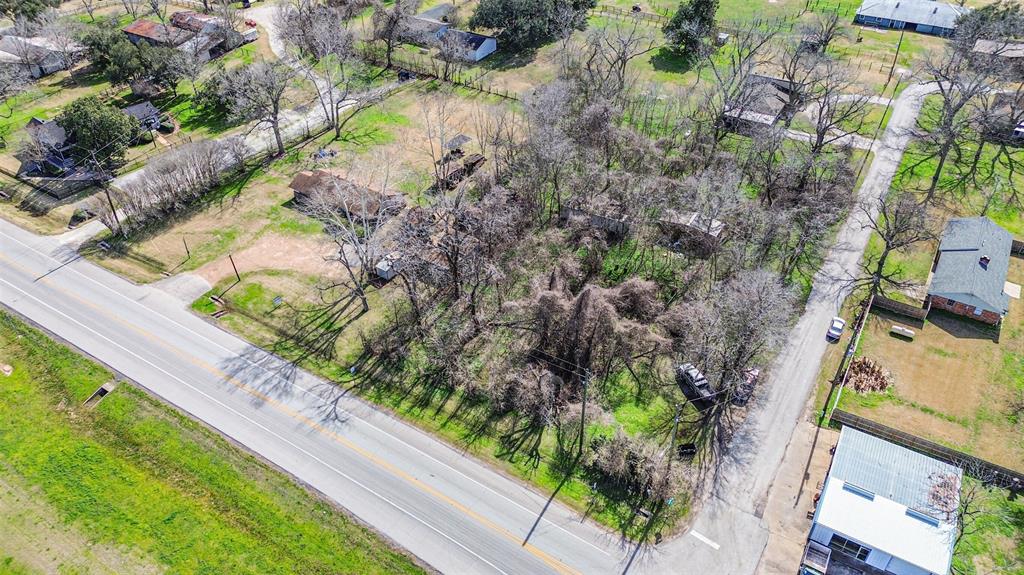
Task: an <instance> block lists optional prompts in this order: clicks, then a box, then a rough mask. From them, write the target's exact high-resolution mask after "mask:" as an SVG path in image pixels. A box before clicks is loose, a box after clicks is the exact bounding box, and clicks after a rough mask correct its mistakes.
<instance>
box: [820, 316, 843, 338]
mask: <svg viewBox="0 0 1024 575" xmlns="http://www.w3.org/2000/svg"><path fill="white" fill-rule="evenodd" d="M844 327H846V321H845V320H843V318H841V317H834V318H832V323H830V324H829V326H828V333H826V334H825V339H827V340H829V341H839V336H841V335H843V328H844Z"/></svg>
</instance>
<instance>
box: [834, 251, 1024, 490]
mask: <svg viewBox="0 0 1024 575" xmlns="http://www.w3.org/2000/svg"><path fill="white" fill-rule="evenodd" d="M1008 280H1009V281H1011V282H1014V283H1017V284H1021V283H1024V260H1022V259H1020V258H1011V260H1010V274H1009V277H1008ZM852 299H853V298H851V300H852ZM846 314H847V317H848V318H850V319H852V318H853V316H854V312H853V311H852V310H850V309H849V305H848V306H847V309H846ZM896 323H900V324H904V323H905V321H903V320H901V318H900V317H898V316H892V315H889V314H886V313H884V312H876V313H872V314H871V315H870V316H869V317H868V322H867V326H866V328H865V330H864V334H863V336H862V338H861V343H860V346H859V348H858V354H859V355H862V356H865V357H869V358H871V359H874V360H876V361H878V362H879V363H881V364H882V365H883V366H884V367H885V369H887V370H889V371H890V372H892V374H893V376H894V378H895V384H894V385H893V386H892V387H891V388H890V389H888V390H887V391H885V392H883V393H867V394H858V393H854V392H852V391H851V390H849V389H847V390H844V392H843V395H842V398H841V400H840V402H839V408H840V409H844V410H846V411H849V412H852V413H856V414H858V415H862V416H864V417H867V418H869V419H872V420H875V421H878V422H880V423H883V424H885V425H889V426H891V427H896V428H898V429H902V430H903V431H906V432H908V433H913V434H915V435H919V436H922V437H925V438H926V439H930V440H932V441H935V442H938V443H942V444H944V445H948V446H950V447H953V448H955V449H959V450H962V451H965V452H967V453H971V454H973V455H976V456H978V457H981V458H983V459H987V460H989V461H992V462H995V463H998V464H1000V465H1003V466H1005V467H1009V468H1011V469H1018V470H1024V428H1022V422H1020V421H1018V420H1017V419H1016V418H1015V417H1014V416H1013V415H1012V414H1010V413H1009V410H1008V402H1009V400H1010V398H1011V397H1013V396H1014V395H1015V394H1017V393H1020V392H1021V390H1022V389H1024V302H1022V301H1021V300H1011V302H1010V312H1009V314H1007V317H1006V318H1005V319H1004V321H1003V326H1002V329H1001V332H1000V335H999V341H998V342H995V341H993V339H992V337H991V335H992V333H991V331H987V330H984V329H981V328H980V327H979V324H976V323H975V322H972V321H971V320H969V319H961V318H959V317H958V316H953V315H950V314H947V313H945V312H942V311H934V312H932V313H931V314H930V315H929V317H928V321H927V323H926V324H925V326H924V328H923V329H921V328H918V327H916V326H912V327H913V329H914V331H915V332H916V333H917V336H916V337H915V339H914V341H912V342H911V341H906V340H903V339H899V338H895V337H893V336H891V335H889V328H890V326H891V325H893V324H896ZM845 349H846V341H845V340H844V341H843V342H842V343H840V344H839V345H835V346H831V347H830V348H829V351H828V352H827V353H826V356H825V361H824V364H823V368H822V374H821V380H822V385H821V388H820V393H819V405H820V404H821V403H822V402H823V401H824V397H825V395H826V394H827V392H828V388H827V383H826V381H825V380H827V379H829V378H830V377H831V376H832V375H833V374H834V372H835V370H836V367H837V366H838V364H839V358H840V356H841V355H842V353H843V352H844V351H845ZM833 399H834V398H833Z"/></svg>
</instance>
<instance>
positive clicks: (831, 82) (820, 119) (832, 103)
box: [809, 58, 870, 156]
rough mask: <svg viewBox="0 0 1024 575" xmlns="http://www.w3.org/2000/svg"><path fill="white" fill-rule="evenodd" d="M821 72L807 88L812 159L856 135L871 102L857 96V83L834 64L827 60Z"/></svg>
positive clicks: (836, 63)
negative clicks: (832, 145) (811, 132)
mask: <svg viewBox="0 0 1024 575" xmlns="http://www.w3.org/2000/svg"><path fill="white" fill-rule="evenodd" d="M820 68H821V73H820V74H819V75H818V76H817V78H816V81H815V82H814V83H813V84H812V85H811V86H810V87H809V97H810V100H811V110H812V116H813V117H814V140H813V141H812V142H811V155H812V156H817V155H818V154H820V153H821V152H822V151H823V150H824V149H825V147H826V146H829V145H831V144H834V143H836V142H838V141H840V140H842V139H844V138H846V137H848V136H849V135H850V134H854V133H856V132H857V131H858V129H859V128H860V127H861V126H863V124H864V118H865V117H866V116H867V113H868V106H869V105H870V98H869V97H868V96H867V95H864V94H858V93H857V88H856V83H855V82H854V80H853V79H852V78H851V77H850V75H849V72H848V70H847V69H846V68H845V67H844V66H843V65H842V64H840V63H839V62H838V61H837V60H834V59H832V58H826V59H825V60H824V61H823V62H822V63H821V64H820Z"/></svg>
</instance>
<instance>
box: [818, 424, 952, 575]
mask: <svg viewBox="0 0 1024 575" xmlns="http://www.w3.org/2000/svg"><path fill="white" fill-rule="evenodd" d="M962 478H963V472H962V471H961V470H960V469H959V468H957V467H954V466H952V465H949V464H948V463H943V462H941V461H938V460H936V459H933V458H931V457H928V456H926V455H922V454H920V453H917V452H916V451H911V450H910V449H907V448H905V447H901V446H899V445H895V444H893V443H889V442H888V441H885V440H882V439H879V438H877V437H874V436H871V435H868V434H866V433H863V432H861V431H858V430H856V429H853V428H850V427H844V428H843V430H842V433H841V434H840V436H839V444H838V445H837V446H836V450H835V455H834V457H833V459H832V466H831V468H830V469H829V472H828V477H827V478H826V479H825V485H824V487H823V488H822V492H821V499H820V500H819V501H818V506H817V509H816V510H815V513H814V522H813V524H812V526H811V535H810V542H809V549H811V548H813V549H814V550H817V551H824V552H825V554H826V555H828V557H827V558H825V559H824V560H823V561H817V562H816V563H818V564H819V565H820V564H825V565H827V566H828V567H827V569H826V570H825V572H826V573H837V572H847V571H849V568H853V569H855V570H856V569H858V568H859V570H861V571H864V572H869V573H891V574H893V575H947V574H948V573H949V569H950V563H951V562H952V559H953V543H954V540H955V538H956V531H957V526H956V510H957V507H958V505H959V502H960V482H961V479H962ZM825 548H827V549H825ZM829 551H830V553H829ZM819 555H820V554H819ZM804 572H810V573H820V572H822V570H821V568H820V567H818V568H816V569H811V570H808V567H807V563H806V562H805V566H804Z"/></svg>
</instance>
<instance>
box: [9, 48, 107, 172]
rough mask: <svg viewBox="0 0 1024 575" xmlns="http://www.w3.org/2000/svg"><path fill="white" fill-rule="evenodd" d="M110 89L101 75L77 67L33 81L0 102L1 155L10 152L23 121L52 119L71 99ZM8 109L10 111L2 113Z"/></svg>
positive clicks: (23, 123)
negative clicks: (24, 88)
mask: <svg viewBox="0 0 1024 575" xmlns="http://www.w3.org/2000/svg"><path fill="white" fill-rule="evenodd" d="M110 89H111V85H110V82H108V81H107V80H106V78H104V77H103V76H102V75H101V74H96V73H93V72H91V71H89V70H88V69H87V68H78V69H76V70H75V73H74V75H73V76H72V74H71V73H70V72H67V71H63V72H57V73H56V74H50V75H49V76H46V77H44V78H41V79H39V80H37V81H35V82H34V83H33V84H32V86H31V87H30V88H29V89H28V90H26V91H24V92H22V93H20V94H18V95H16V96H13V97H11V98H8V99H7V100H6V101H4V102H3V104H2V105H0V111H2V112H5V113H4V114H0V135H3V137H4V139H5V140H6V141H7V148H6V149H4V153H5V154H13V153H14V151H15V150H16V147H15V146H16V145H17V143H18V142H19V141H20V138H21V134H22V132H23V129H24V128H25V124H27V123H28V121H29V120H30V119H32V118H36V117H37V118H42V119H44V120H47V119H50V118H55V117H57V115H58V114H60V111H61V110H62V109H64V106H67V105H68V104H70V103H71V102H73V101H75V100H77V99H79V98H85V97H86V96H95V95H97V94H101V93H103V92H105V91H108V90H110ZM8 110H10V112H11V113H10V114H9V115H8V114H6V112H7V111H8Z"/></svg>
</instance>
